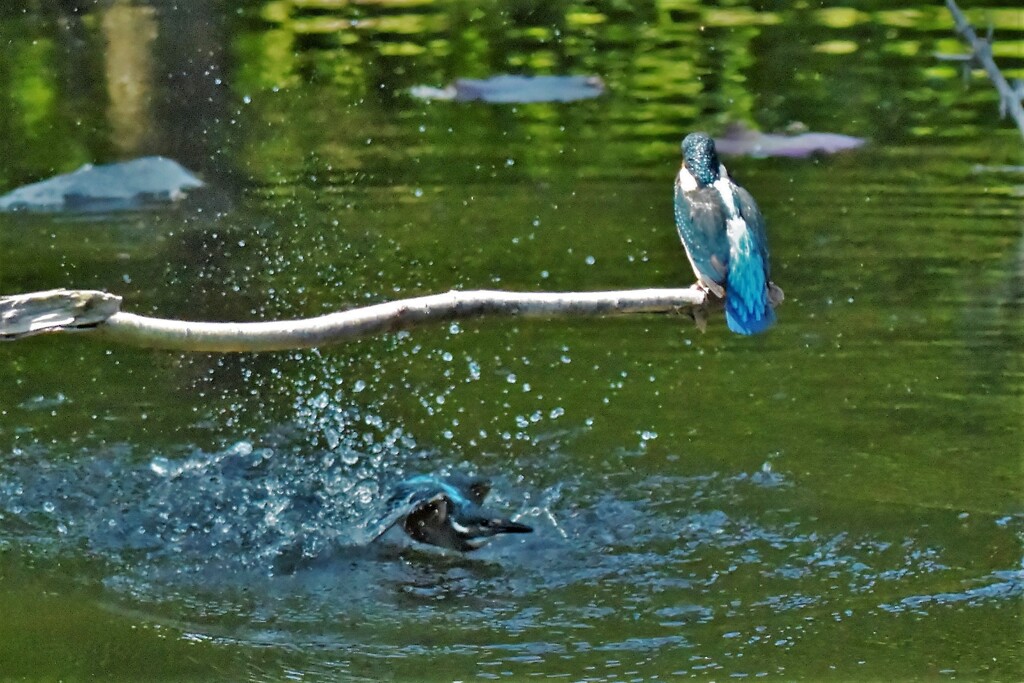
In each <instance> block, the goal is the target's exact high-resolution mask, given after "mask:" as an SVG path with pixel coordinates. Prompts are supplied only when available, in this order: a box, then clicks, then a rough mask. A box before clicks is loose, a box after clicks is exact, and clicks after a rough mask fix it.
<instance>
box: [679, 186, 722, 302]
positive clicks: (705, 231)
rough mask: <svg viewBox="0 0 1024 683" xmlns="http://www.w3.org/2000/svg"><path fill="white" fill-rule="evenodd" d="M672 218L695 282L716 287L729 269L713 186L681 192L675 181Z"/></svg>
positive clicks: (717, 195)
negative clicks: (698, 281)
mask: <svg viewBox="0 0 1024 683" xmlns="http://www.w3.org/2000/svg"><path fill="white" fill-rule="evenodd" d="M675 218H676V230H677V231H679V238H680V239H681V240H682V241H683V246H684V247H685V248H686V253H687V255H688V256H689V257H690V264H691V265H692V266H693V270H694V274H695V275H696V276H697V279H698V280H700V281H701V282H703V283H704V284H706V285H715V286H716V287H718V288H720V286H721V285H723V284H724V283H725V278H726V274H727V273H728V269H729V238H728V235H727V233H726V227H725V211H724V208H723V206H722V199H721V197H720V196H719V194H718V191H717V190H715V189H714V188H713V187H698V188H696V189H694V190H684V189H683V188H682V187H680V186H679V181H678V180H676V183H675ZM713 289H714V288H713Z"/></svg>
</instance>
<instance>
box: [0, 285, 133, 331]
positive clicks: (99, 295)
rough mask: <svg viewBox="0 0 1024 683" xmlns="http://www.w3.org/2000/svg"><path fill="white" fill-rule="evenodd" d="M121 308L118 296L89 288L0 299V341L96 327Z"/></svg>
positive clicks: (34, 293) (57, 290)
mask: <svg viewBox="0 0 1024 683" xmlns="http://www.w3.org/2000/svg"><path fill="white" fill-rule="evenodd" d="M120 308H121V297H119V296H116V295H114V294H108V293H106V292H97V291H95V290H88V289H77V290H69V289H50V290H47V291H45V292H32V293H31V294H15V295H14V296H4V297H0V339H17V338H18V337H28V336H31V335H33V334H41V333H43V332H54V331H71V330H78V329H87V328H90V327H95V326H96V325H98V324H100V323H101V322H104V321H106V320H107V319H109V318H110V317H111V316H112V315H114V314H115V313H117V312H118V310H120Z"/></svg>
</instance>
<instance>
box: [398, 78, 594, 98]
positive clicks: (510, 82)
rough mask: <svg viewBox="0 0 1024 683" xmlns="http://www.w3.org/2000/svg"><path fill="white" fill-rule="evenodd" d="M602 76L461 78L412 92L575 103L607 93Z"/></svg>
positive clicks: (458, 96)
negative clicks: (445, 85) (444, 86)
mask: <svg viewBox="0 0 1024 683" xmlns="http://www.w3.org/2000/svg"><path fill="white" fill-rule="evenodd" d="M604 90H605V85H604V81H602V80H601V78H600V77H599V76H509V75H502V76H494V77H492V78H487V79H483V80H478V79H475V78H460V79H457V80H456V81H455V82H454V83H452V84H451V85H449V86H448V87H446V88H432V87H430V86H427V85H419V86H416V87H414V88H412V89H411V90H410V91H409V92H410V93H412V95H413V96H414V97H419V98H420V99H424V100H455V101H458V102H468V101H473V100H480V101H482V102H491V103H493V104H526V103H529V102H574V101H576V100H585V99H589V98H592V97H597V96H598V95H601V94H602V93H604Z"/></svg>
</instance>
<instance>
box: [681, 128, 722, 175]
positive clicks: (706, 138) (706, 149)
mask: <svg viewBox="0 0 1024 683" xmlns="http://www.w3.org/2000/svg"><path fill="white" fill-rule="evenodd" d="M682 148H683V166H685V167H686V170H687V171H689V173H690V175H692V176H693V177H694V179H695V180H696V181H697V183H698V184H699V185H700V186H701V187H703V186H705V185H711V184H712V183H714V182H715V181H716V180H718V166H719V162H718V154H717V153H716V152H715V141H714V140H712V139H711V136H710V135H708V134H707V133H690V134H689V135H687V136H686V137H685V138H684V139H683V145H682Z"/></svg>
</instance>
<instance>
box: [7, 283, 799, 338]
mask: <svg viewBox="0 0 1024 683" xmlns="http://www.w3.org/2000/svg"><path fill="white" fill-rule="evenodd" d="M61 294H63V295H64V296H65V297H67V298H69V299H72V300H75V301H80V300H82V299H83V298H89V297H92V298H94V299H96V300H104V299H109V298H110V297H111V295H109V294H106V293H104V292H89V291H82V290H53V291H50V292H41V293H38V294H37V295H24V294H23V295H18V297H6V298H3V297H0V310H4V306H7V309H8V310H9V311H13V309H14V308H16V307H14V306H13V305H12V304H11V301H12V300H14V299H17V300H18V301H20V302H21V305H22V307H25V305H26V304H25V302H26V301H30V300H31V299H32V297H33V296H36V297H37V298H40V299H43V300H45V301H50V302H51V303H53V302H54V301H55V299H59V296H60V295H61ZM709 298H710V299H711V300H710V301H709ZM779 300H780V301H781V290H779ZM710 304H720V302H718V301H717V300H716V299H714V297H708V295H707V294H706V293H705V292H704V290H702V289H700V288H698V287H696V286H694V287H688V288H685V289H635V290H625V291H612V292H537V293H523V292H502V291H492V290H478V291H466V292H463V291H452V292H447V293H444V294H433V295H430V296H422V297H416V298H413V299H402V300H400V301H392V302H389V303H383V304H376V305H373V306H366V307H364V308H356V309H352V310H348V311H341V312H338V313H331V314H328V315H324V316H320V317H317V318H307V319H303V320H291V321H280V322H252V323H212V322H186V321H180V320H165V319H160V318H149V317H146V316H141V315H134V314H132V313H123V312H120V311H116V310H112V311H111V312H110V314H109V317H107V318H106V319H105V320H103V321H96V320H90V322H89V325H90V327H91V329H92V330H93V331H94V332H93V333H94V334H98V335H101V336H102V337H104V338H106V339H110V340H114V341H118V342H123V343H126V344H132V345H135V346H145V347H151V348H160V349H173V350H179V351H200V352H254V351H283V350H288V349H300V348H312V347H318V346H327V345H329V344H337V343H340V342H344V341H350V340H353V339H359V338H362V337H368V336H371V335H374V334H378V333H382V332H394V331H396V330H403V329H408V328H412V327H416V326H418V325H422V324H425V323H431V322H441V321H451V320H463V319H466V318H476V317H480V316H485V315H505V316H530V317H557V316H604V315H613V314H630V313H669V312H682V313H686V314H689V315H690V316H691V317H693V318H694V320H696V321H697V323H698V324H701V323H702V321H703V320H704V315H705V312H706V311H705V306H706V305H710ZM33 305H34V306H35V309H36V315H39V316H41V317H42V318H44V319H51V320H52V319H53V317H54V316H53V315H52V314H51V313H49V312H47V311H46V310H42V309H41V308H40V307H39V306H38V304H33ZM53 305H55V306H56V307H57V310H63V308H64V307H63V306H61V304H59V303H55V304H53ZM12 318H13V314H12ZM23 319H24V316H22V320H23ZM65 329H67V328H65V327H64V326H62V325H49V326H46V327H40V326H36V325H33V324H31V322H28V323H24V322H23V323H22V324H21V325H20V326H19V327H18V328H17V329H15V328H13V327H8V326H6V324H5V323H4V320H3V319H0V339H17V338H21V337H24V336H28V335H30V334H38V333H40V332H44V331H48V332H56V331H64V330H65Z"/></svg>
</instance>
